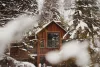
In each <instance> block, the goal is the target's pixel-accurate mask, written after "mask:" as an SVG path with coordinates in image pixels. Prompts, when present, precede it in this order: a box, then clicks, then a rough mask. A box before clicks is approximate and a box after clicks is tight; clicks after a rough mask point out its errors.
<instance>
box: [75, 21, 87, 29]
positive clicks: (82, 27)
mask: <svg viewBox="0 0 100 67" xmlns="http://www.w3.org/2000/svg"><path fill="white" fill-rule="evenodd" d="M79 27H81V29H82V30H84V29H85V27H87V28H88V25H87V24H86V23H85V22H83V21H82V20H80V23H79V24H78V25H77V27H76V29H79Z"/></svg>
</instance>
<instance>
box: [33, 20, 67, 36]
mask: <svg viewBox="0 0 100 67" xmlns="http://www.w3.org/2000/svg"><path fill="white" fill-rule="evenodd" d="M57 22H61V21H51V22H49V23H47V24H45V25H43V27H42V28H39V29H38V30H37V31H36V32H35V34H38V33H39V32H40V31H42V30H43V29H44V28H46V27H47V26H48V25H49V24H51V23H55V24H57V25H58V26H59V27H60V28H62V29H63V30H64V31H65V32H66V30H65V29H64V28H63V27H61V25H59V24H58V23H57Z"/></svg>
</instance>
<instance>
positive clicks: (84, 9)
mask: <svg viewBox="0 0 100 67" xmlns="http://www.w3.org/2000/svg"><path fill="white" fill-rule="evenodd" d="M74 9H75V13H74V15H73V26H74V27H73V31H72V36H71V37H72V38H76V39H86V38H92V39H94V36H95V35H96V37H98V31H97V30H98V29H100V28H99V27H100V22H99V18H98V16H97V14H98V11H99V8H98V6H97V0H75V8H74Z"/></svg>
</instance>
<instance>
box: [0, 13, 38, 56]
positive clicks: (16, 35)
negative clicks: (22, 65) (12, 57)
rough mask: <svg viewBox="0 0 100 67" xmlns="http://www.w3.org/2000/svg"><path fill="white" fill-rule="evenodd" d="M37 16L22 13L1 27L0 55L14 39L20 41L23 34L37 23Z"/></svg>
mask: <svg viewBox="0 0 100 67" xmlns="http://www.w3.org/2000/svg"><path fill="white" fill-rule="evenodd" d="M37 18H38V17H37V16H29V15H21V16H19V17H18V18H16V19H14V20H12V21H10V22H8V24H6V25H5V26H4V27H2V28H0V55H2V54H3V53H4V50H5V49H6V46H7V45H8V44H10V43H11V42H14V41H20V39H22V37H23V34H24V33H25V32H27V31H28V30H29V29H31V28H32V27H33V26H34V24H37V23H36V21H37Z"/></svg>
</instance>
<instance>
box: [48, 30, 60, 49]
mask: <svg viewBox="0 0 100 67" xmlns="http://www.w3.org/2000/svg"><path fill="white" fill-rule="evenodd" d="M47 35H48V36H47V39H48V40H47V47H52V48H55V47H58V46H59V32H48V34H47Z"/></svg>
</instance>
